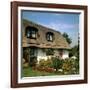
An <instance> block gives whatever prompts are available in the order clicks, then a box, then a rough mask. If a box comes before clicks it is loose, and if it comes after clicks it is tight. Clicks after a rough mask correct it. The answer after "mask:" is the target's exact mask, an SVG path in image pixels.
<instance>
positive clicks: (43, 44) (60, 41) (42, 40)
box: [22, 19, 70, 49]
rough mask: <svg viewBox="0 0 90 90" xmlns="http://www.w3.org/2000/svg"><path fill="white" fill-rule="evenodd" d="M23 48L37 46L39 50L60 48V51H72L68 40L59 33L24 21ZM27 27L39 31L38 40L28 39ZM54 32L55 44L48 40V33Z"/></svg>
mask: <svg viewBox="0 0 90 90" xmlns="http://www.w3.org/2000/svg"><path fill="white" fill-rule="evenodd" d="M22 24H23V25H22V27H23V40H22V43H23V47H30V46H35V47H39V48H58V49H70V46H69V44H68V43H67V41H66V39H65V38H64V37H63V36H62V35H61V33H60V32H59V31H56V30H53V29H51V28H48V27H45V26H42V25H39V24H36V23H34V22H32V21H28V20H25V19H24V20H23V23H22ZM27 26H32V27H35V28H37V29H38V35H37V39H28V38H27V37H26V36H25V28H26V27H27ZM47 32H52V33H53V34H54V40H53V42H49V41H47V39H46V33H47Z"/></svg>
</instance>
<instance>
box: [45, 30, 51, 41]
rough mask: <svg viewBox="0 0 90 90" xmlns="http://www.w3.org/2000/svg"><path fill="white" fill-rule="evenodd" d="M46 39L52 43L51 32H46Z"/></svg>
mask: <svg viewBox="0 0 90 90" xmlns="http://www.w3.org/2000/svg"><path fill="white" fill-rule="evenodd" d="M46 39H47V41H53V33H52V32H48V33H47V34H46Z"/></svg>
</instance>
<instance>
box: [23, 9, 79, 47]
mask: <svg viewBox="0 0 90 90" xmlns="http://www.w3.org/2000/svg"><path fill="white" fill-rule="evenodd" d="M22 19H27V20H30V21H33V22H35V23H37V24H41V25H43V26H46V27H49V28H51V29H55V30H56V31H59V32H61V33H62V34H63V33H64V32H66V33H67V34H68V35H69V37H70V38H71V39H72V43H71V44H70V46H71V47H73V46H75V45H77V44H78V33H79V14H78V13H77V14H76V13H62V12H58V13H56V12H53V13H52V12H39V11H25V10H24V11H22Z"/></svg>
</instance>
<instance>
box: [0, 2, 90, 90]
mask: <svg viewBox="0 0 90 90" xmlns="http://www.w3.org/2000/svg"><path fill="white" fill-rule="evenodd" d="M10 1H11V0H1V1H0V90H78V89H80V90H90V70H88V74H89V75H88V76H89V78H88V84H77V85H61V86H48V87H34V88H18V89H12V88H10V48H11V47H10ZM22 1H26V0H22ZM27 1H38V2H39V1H41V2H47V3H63V4H78V5H79V4H80V5H88V6H89V11H88V12H89V13H88V16H89V17H88V23H89V24H90V0H27ZM88 38H90V25H88ZM88 46H90V40H89V41H88ZM88 53H89V54H90V48H88ZM88 64H90V55H88ZM88 68H90V65H88Z"/></svg>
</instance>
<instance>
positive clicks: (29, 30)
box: [26, 26, 38, 39]
mask: <svg viewBox="0 0 90 90" xmlns="http://www.w3.org/2000/svg"><path fill="white" fill-rule="evenodd" d="M37 31H38V30H37V29H36V28H35V27H30V26H28V27H26V36H27V38H31V39H36V33H37Z"/></svg>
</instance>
